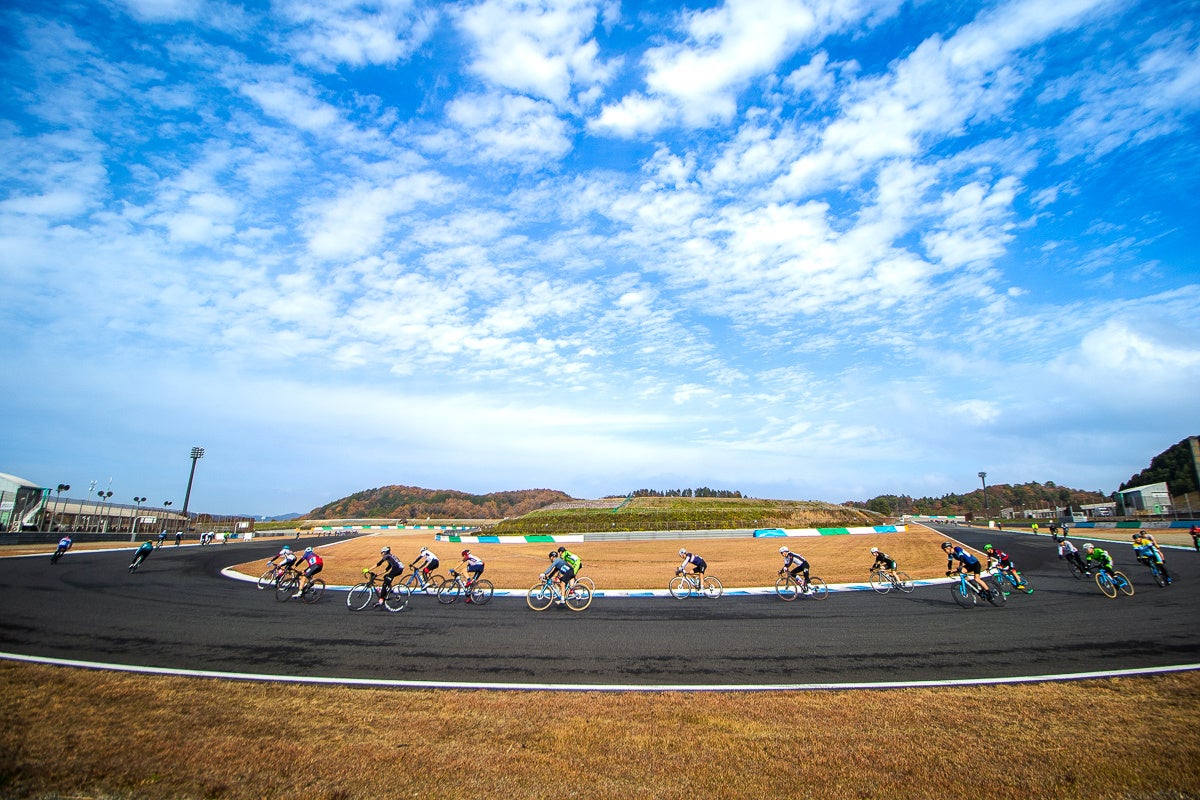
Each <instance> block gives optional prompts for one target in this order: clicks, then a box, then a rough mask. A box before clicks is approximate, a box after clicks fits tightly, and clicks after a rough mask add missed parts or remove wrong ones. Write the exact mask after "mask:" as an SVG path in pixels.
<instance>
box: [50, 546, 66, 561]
mask: <svg viewBox="0 0 1200 800" xmlns="http://www.w3.org/2000/svg"><path fill="white" fill-rule="evenodd" d="M65 552H67V549H66V548H65V547H60V548H58V549H57V550H55V551H54V552H53V553H51V554H50V563H51V564H57V563H58V560H59V559H60V558H62V557H63V553H65Z"/></svg>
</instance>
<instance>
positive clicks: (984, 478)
mask: <svg viewBox="0 0 1200 800" xmlns="http://www.w3.org/2000/svg"><path fill="white" fill-rule="evenodd" d="M979 480H981V481H983V518H984V519H987V518H989V517H990V516H991V514H989V513H988V501H987V473H986V472H981V473H979Z"/></svg>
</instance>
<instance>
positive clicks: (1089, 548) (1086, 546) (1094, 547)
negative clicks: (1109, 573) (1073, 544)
mask: <svg viewBox="0 0 1200 800" xmlns="http://www.w3.org/2000/svg"><path fill="white" fill-rule="evenodd" d="M1083 549H1084V550H1094V549H1096V545H1094V544H1092V543H1091V542H1088V543H1087V544H1085V545H1084V546H1083Z"/></svg>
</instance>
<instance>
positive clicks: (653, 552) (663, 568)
mask: <svg viewBox="0 0 1200 800" xmlns="http://www.w3.org/2000/svg"><path fill="white" fill-rule="evenodd" d="M943 541H945V537H944V536H943V535H942V534H940V533H937V532H935V531H932V530H930V529H928V528H924V527H920V526H910V527H909V529H908V530H907V531H906V532H904V533H886V534H851V535H841V536H814V537H791V538H786V539H785V538H762V539H752V538H739V539H683V538H681V539H657V540H654V541H632V542H630V541H621V542H580V543H578V544H568V545H566V547H567V548H568V549H570V550H571V551H572V552H574V553H575V554H576V555H578V556H579V557H580V558H581V559H583V569H582V571H581V574H583V575H587V576H588V577H590V578H591V579H592V580H593V581H595V582H596V586H597V588H600V589H604V588H609V589H666V588H667V583H668V582H669V581H670V579H671V576H672V575H674V572H675V568H676V567H678V566H679V564H680V563H681V562H682V560H683V559H681V558H680V557H679V549H680V548H681V547H684V548H686V549H688V550H690V551H692V552H695V553H698V554H699V555H701V556H702V557H703V558H704V560H705V561H707V562H708V574H709V575H714V576H716V577H717V578H719V579H720V580H721V582H722V583H723V584H724V585H725V586H726V587H727V588H733V587H748V586H773V585H774V583H775V578H776V573H777V572H778V571H779V568H780V567H781V566H782V565H783V558H782V557H781V556H780V554H779V548H780V547H781V546H787V547H789V548H790V549H791V550H793V551H794V552H797V553H799V554H800V555H802V556H804V557H805V558H806V559H808V561H809V563H810V564H811V565H812V566H811V574H813V575H817V576H820V577H822V578H824V579H825V581H826V582H828V583H865V582H866V580H867V577H868V575H867V573H868V567H870V566H871V564H872V562H873V560H874V556H872V555H871V553H870V550H871V548H872V547H878V548H880V549H881V550H882V551H883V552H885V553H887V554H888V555H890V556H891V557H892V558H895V559H896V561H897V562H898V566H899V568H900V569H902V570H904V571H905V572H907V573H908V574H909V575H910V576H911V577H912V578H914V579H920V578H933V577H942V576H943V575H944V574H945V570H946V557H945V555H943V554H942V551H941V550H940V549H939V545H940V544H941V542H943ZM281 544H287V542H282V543H281ZM385 546H386V547H390V548H392V552H394V553H395V554H396V555H397V556H399V557H400V558H401V559H403V560H404V562H405V563H406V564H411V563H412V562H413V561H415V560H416V558H417V554H418V552H419V551H420V549H421V548H422V547H428V548H429V549H430V550H432V551H433V552H434V553H436V554H437V555H438V557H439V560H440V561H441V566H440V567H439V568H438V572H440V573H442V574H443V575H446V574H449V570H450V569H452V568H454V567H456V566H458V565H459V563H460V561H461V559H460V557H459V554H460V553H461V551H462V550H463V549H464V548H469V549H470V550H471V552H472V553H474V554H475V555H477V556H479V557H480V558H482V559H483V560H484V563H485V565H486V567H485V571H484V576H485V577H487V578H488V579H489V580H491V581H492V583H493V584H495V585H496V587H497V588H505V589H516V588H520V589H524V588H527V587H529V586H530V585H531V584H533V583H534V582H535V581H536V580H537V577H538V575H539V574H541V572H542V571H543V570H545V569H546V567H548V566H549V564H550V561H549V558H548V555H549V552H550V550H551V549H553V548H555V547H557V545H554V544H550V543H540V544H470V545H461V544H456V543H453V542H438V541H436V540H435V539H434V536H433V534H432V532H430V531H412V532H401V531H385V532H381V533H378V534H370V535H367V536H360V537H355V538H353V539H343V540H337V541H333V542H331V543H329V544H322V545H317V547H316V550H317V552H318V553H319V554H320V555H321V557H322V558H323V559H324V561H325V567H324V569H323V570H322V572H321V577H322V578H324V579H325V582H326V583H328V584H331V585H352V584H354V583H357V582H358V581H360V580H362V570H363V568H371V569H374V568H375V564H376V562H378V561H379V558H380V555H379V551H380V549H381V548H383V547H385ZM1046 546H1047V547H1052V546H1053V545H1052V544H1051V542H1050V541H1049V540H1048V539H1047V540H1046ZM265 566H266V562H265V560H264V561H251V562H248V563H244V564H239V565H238V566H237V567H235V569H236V570H237V571H239V572H242V573H245V574H246V575H253V576H258V575H260V574H262V572H263V569H264V568H265ZM406 572H407V570H406Z"/></svg>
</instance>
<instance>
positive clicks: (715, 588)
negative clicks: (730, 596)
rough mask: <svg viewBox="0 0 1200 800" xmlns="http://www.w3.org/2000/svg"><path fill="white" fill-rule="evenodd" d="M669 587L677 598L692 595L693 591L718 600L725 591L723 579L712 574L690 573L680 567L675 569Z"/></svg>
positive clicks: (681, 598) (672, 594) (680, 598)
mask: <svg viewBox="0 0 1200 800" xmlns="http://www.w3.org/2000/svg"><path fill="white" fill-rule="evenodd" d="M667 589H668V590H669V591H670V592H671V597H674V598H675V599H676V600H683V599H684V598H685V597H691V596H692V594H693V593H694V594H698V595H704V596H705V597H711V598H712V599H713V600H716V599H717V598H718V597H720V596H721V592H723V591H725V587H724V586H722V585H721V581H719V580H717V579H716V578H714V577H713V576H712V575H702V574H699V573H696V572H693V573H691V574H688V573H685V572H684V571H683V570H679V569H677V570H675V577H674V578H671V582H670V583H668V584H667Z"/></svg>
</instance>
